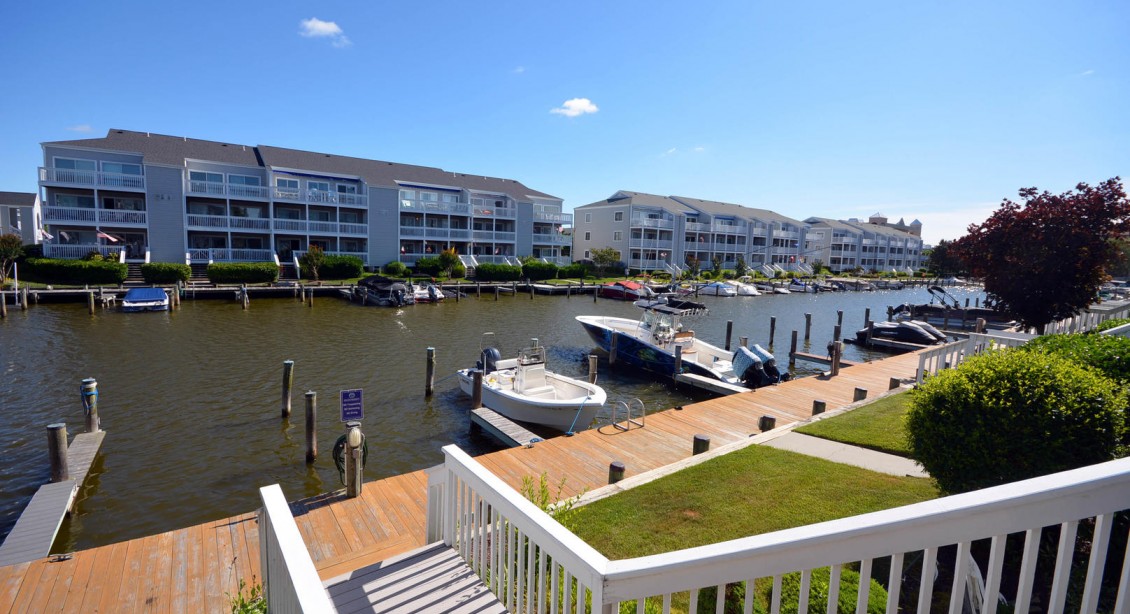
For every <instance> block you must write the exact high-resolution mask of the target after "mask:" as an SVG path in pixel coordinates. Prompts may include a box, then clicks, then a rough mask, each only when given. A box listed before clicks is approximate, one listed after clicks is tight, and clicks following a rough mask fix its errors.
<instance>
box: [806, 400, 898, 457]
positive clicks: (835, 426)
mask: <svg viewBox="0 0 1130 614" xmlns="http://www.w3.org/2000/svg"><path fill="white" fill-rule="evenodd" d="M908 403H910V395H909V394H908V393H906V392H903V393H899V394H894V395H891V396H888V397H884V398H882V399H879V400H878V401H875V402H874V403H871V404H869V405H864V406H863V407H859V408H856V409H853V410H851V411H849V412H847V413H845V414H842V415H839V416H836V417H834V418H828V419H826V420H820V421H819V422H813V423H812V424H808V425H805V426H801V427H798V428H797V429H796V432H798V433H804V434H805V435H812V436H813V437H822V438H824V439H830V440H832V441H838V442H841V443H846V444H851V445H853V446H860V447H862V448H870V449H872V450H878V451H879V452H886V453H887V454H895V455H898V456H905V457H909V456H910V450H909V448H908V446H907V443H906V431H905V429H904V428H903V425H904V423H905V416H906V409H907V404H908Z"/></svg>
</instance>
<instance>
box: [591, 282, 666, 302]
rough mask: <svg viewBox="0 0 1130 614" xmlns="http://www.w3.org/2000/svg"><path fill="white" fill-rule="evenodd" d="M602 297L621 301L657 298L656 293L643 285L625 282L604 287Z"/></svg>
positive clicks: (601, 292)
mask: <svg viewBox="0 0 1130 614" xmlns="http://www.w3.org/2000/svg"><path fill="white" fill-rule="evenodd" d="M600 296H601V297H602V298H613V299H617V300H621V301H638V300H640V299H646V298H651V297H653V296H655V291H653V290H652V289H651V288H649V287H647V286H645V285H643V284H641V283H638V282H634V281H627V280H624V281H613V282H609V283H606V284H604V285H602V286H601V287H600Z"/></svg>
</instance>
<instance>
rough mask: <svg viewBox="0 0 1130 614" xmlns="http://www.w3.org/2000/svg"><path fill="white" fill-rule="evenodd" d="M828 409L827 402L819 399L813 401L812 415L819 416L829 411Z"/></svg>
mask: <svg viewBox="0 0 1130 614" xmlns="http://www.w3.org/2000/svg"><path fill="white" fill-rule="evenodd" d="M827 409H828V403H827V402H825V401H821V400H819V399H813V401H812V415H813V416H818V415H820V414H822V413H824V411H825V410H827Z"/></svg>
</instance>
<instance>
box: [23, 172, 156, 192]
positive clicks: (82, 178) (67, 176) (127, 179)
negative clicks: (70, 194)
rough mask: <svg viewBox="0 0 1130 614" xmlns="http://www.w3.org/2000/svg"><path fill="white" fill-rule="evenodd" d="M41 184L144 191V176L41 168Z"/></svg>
mask: <svg viewBox="0 0 1130 614" xmlns="http://www.w3.org/2000/svg"><path fill="white" fill-rule="evenodd" d="M39 181H40V183H57V184H67V185H77V186H98V187H107V188H119V189H128V190H144V189H145V176H144V175H129V174H125V173H103V172H99V171H76V170H70V169H66V168H45V167H42V166H41V167H39Z"/></svg>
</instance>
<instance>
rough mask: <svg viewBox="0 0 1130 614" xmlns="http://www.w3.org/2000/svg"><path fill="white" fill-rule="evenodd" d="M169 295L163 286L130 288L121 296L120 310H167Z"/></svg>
mask: <svg viewBox="0 0 1130 614" xmlns="http://www.w3.org/2000/svg"><path fill="white" fill-rule="evenodd" d="M168 309H169V295H168V294H165V290H164V289H163V288H131V289H130V290H129V291H127V292H126V295H125V296H124V297H122V311H129V312H136V311H168Z"/></svg>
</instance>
